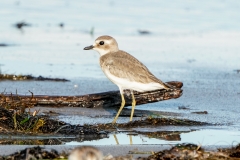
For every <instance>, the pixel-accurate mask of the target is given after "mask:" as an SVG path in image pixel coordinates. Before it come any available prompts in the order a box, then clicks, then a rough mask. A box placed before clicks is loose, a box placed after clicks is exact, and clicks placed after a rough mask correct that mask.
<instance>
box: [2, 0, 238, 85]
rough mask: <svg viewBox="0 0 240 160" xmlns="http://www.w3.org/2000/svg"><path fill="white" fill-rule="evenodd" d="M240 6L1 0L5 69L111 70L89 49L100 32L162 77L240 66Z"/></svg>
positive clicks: (77, 73)
mask: <svg viewBox="0 0 240 160" xmlns="http://www.w3.org/2000/svg"><path fill="white" fill-rule="evenodd" d="M239 10H240V2H239V1H237V0H229V1H227V0H213V1H208V0H203V1H201V2H200V1H197V0H189V1H178V0H173V1H171V2H168V1H159V0H151V1H144V0H140V1H114V0H103V1H101V2H99V1H94V0H88V1H84V0H81V1H78V0H72V1H68V0H51V1H32V0H2V1H1V2H0V23H1V25H0V43H1V47H0V64H1V71H2V72H4V73H9V74H10V73H11V74H13V73H15V74H33V75H36V76H38V75H43V76H53V77H54V76H58V77H65V78H70V77H71V78H76V77H104V75H103V74H102V72H101V70H100V68H99V65H98V57H99V55H98V53H96V52H93V51H88V52H87V51H83V48H84V47H85V46H88V45H91V44H92V43H93V41H94V40H95V39H96V38H97V37H98V36H101V35H110V36H113V37H114V38H116V39H117V41H118V43H119V46H120V49H122V50H125V51H127V52H129V53H131V54H133V55H134V56H135V57H137V58H138V59H140V60H141V61H143V63H144V64H146V65H147V66H148V67H149V68H150V70H151V71H152V72H154V73H155V74H158V75H159V76H161V77H162V75H160V74H166V73H165V71H166V72H167V73H168V72H169V71H168V70H169V69H170V68H171V69H175V70H176V69H177V68H178V69H183V70H182V71H184V70H185V69H186V68H187V69H189V68H188V67H197V68H198V69H201V68H205V67H210V68H217V69H220V70H222V69H225V68H227V69H230V70H233V69H237V68H236V65H237V64H238V63H239V62H238V61H236V59H238V60H239V58H240V56H239V55H240V54H238V51H239V47H240V45H239V39H240V38H239V37H240V12H239ZM210 68H207V69H208V70H209V69H210ZM169 76H170V75H166V76H165V77H164V76H163V77H162V78H163V79H164V80H165V81H166V80H170V79H172V80H173V79H176V78H178V77H174V76H173V75H172V77H171V76H170V77H169Z"/></svg>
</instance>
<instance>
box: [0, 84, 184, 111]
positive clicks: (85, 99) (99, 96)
mask: <svg viewBox="0 0 240 160" xmlns="http://www.w3.org/2000/svg"><path fill="white" fill-rule="evenodd" d="M167 84H170V85H172V86H175V87H176V89H172V90H170V91H166V90H155V91H150V92H142V93H141V92H134V96H135V99H136V102H137V104H136V105H140V104H145V103H153V102H158V101H163V100H168V99H175V98H179V97H180V96H181V95H182V89H181V87H182V86H183V84H182V82H176V81H172V82H167ZM124 97H125V100H126V106H130V105H131V104H132V99H131V94H130V91H129V90H125V91H124ZM3 98H4V101H21V102H31V103H33V104H34V105H41V106H44V105H47V106H52V105H54V106H73V107H85V108H94V107H100V106H101V107H114V106H117V107H119V106H120V104H121V96H120V92H119V91H110V92H103V93H95V94H88V95H82V96H47V95H32V96H31V95H13V94H11V95H10V94H8V95H2V97H1V98H0V100H1V99H2V101H3Z"/></svg>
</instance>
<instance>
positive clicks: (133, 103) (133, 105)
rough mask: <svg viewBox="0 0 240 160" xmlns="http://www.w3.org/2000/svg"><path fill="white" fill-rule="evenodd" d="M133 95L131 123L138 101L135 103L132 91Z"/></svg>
mask: <svg viewBox="0 0 240 160" xmlns="http://www.w3.org/2000/svg"><path fill="white" fill-rule="evenodd" d="M131 94H132V112H131V117H130V121H132V118H133V113H134V109H135V106H136V101H135V97H134V94H133V91H132V90H131Z"/></svg>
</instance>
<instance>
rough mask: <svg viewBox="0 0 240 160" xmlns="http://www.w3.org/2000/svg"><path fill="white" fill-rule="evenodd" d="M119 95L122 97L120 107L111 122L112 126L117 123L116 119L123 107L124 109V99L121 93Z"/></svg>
mask: <svg viewBox="0 0 240 160" xmlns="http://www.w3.org/2000/svg"><path fill="white" fill-rule="evenodd" d="M120 93H121V97H122V103H121V107H120V108H119V110H118V113H117V115H116V117H115V118H114V120H113V121H112V124H114V123H116V121H117V119H118V116H119V114H120V113H121V111H122V109H123V107H124V105H125V99H124V96H123V93H122V92H121V91H120Z"/></svg>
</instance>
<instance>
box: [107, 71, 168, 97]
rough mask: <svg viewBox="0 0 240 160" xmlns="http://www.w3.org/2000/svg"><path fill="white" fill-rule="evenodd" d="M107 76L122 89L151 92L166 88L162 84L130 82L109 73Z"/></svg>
mask: <svg viewBox="0 0 240 160" xmlns="http://www.w3.org/2000/svg"><path fill="white" fill-rule="evenodd" d="M105 74H106V76H107V77H108V78H109V79H110V80H111V81H112V82H113V83H115V84H116V85H117V86H118V87H121V88H122V89H132V90H135V91H138V92H145V91H151V90H157V89H164V86H163V85H161V84H160V83H155V82H152V83H140V82H133V81H129V80H127V79H123V78H119V77H116V76H114V75H112V74H110V73H109V72H105Z"/></svg>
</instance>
